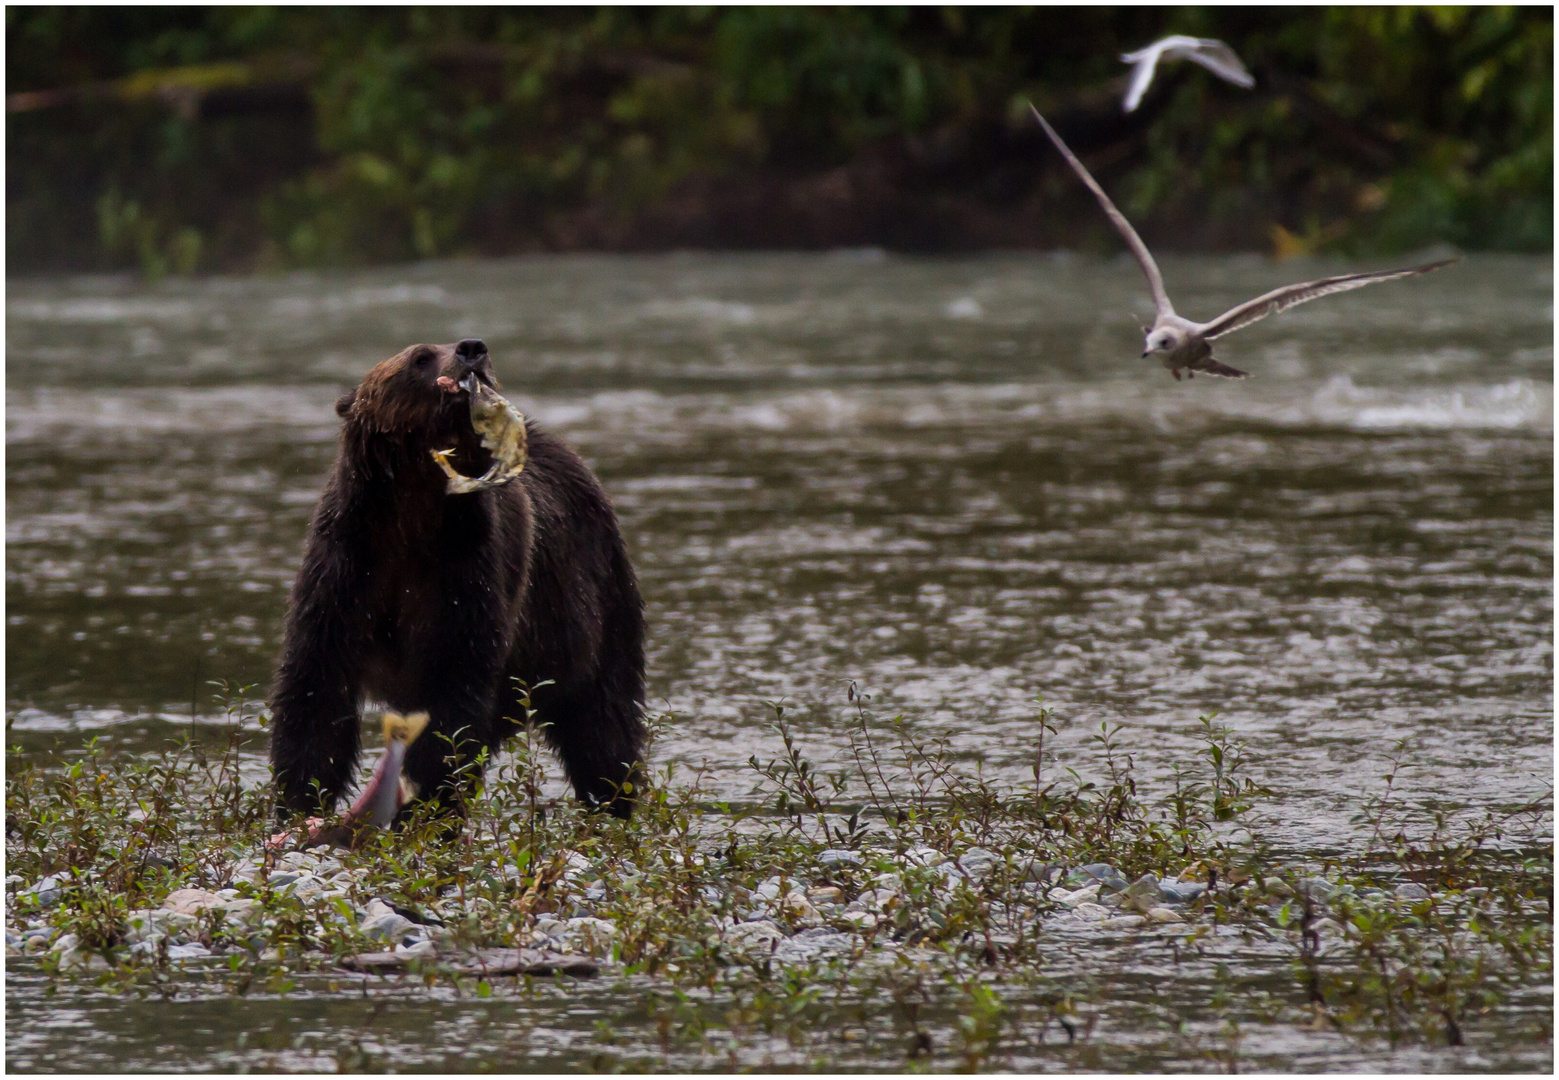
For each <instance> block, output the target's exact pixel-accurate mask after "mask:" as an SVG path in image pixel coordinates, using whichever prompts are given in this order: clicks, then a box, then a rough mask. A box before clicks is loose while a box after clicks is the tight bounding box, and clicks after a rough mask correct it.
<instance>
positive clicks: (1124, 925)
mask: <svg viewBox="0 0 1559 1080" xmlns="http://www.w3.org/2000/svg"><path fill="white" fill-rule="evenodd" d="M1147 921H1148V920H1147V919H1146V918H1145V917H1144V916H1141V915H1117V916H1116V917H1115V918H1113V919H1105V920H1104V921H1103V922H1102V923H1100V924H1099V925H1100V926H1101V927H1103V928H1104V929H1106V930H1130V929H1132V928H1133V927H1137V926H1144V925H1146V924H1147Z"/></svg>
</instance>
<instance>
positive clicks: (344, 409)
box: [336, 390, 357, 416]
mask: <svg viewBox="0 0 1559 1080" xmlns="http://www.w3.org/2000/svg"><path fill="white" fill-rule="evenodd" d="M355 400H357V391H356V390H348V391H347V392H346V393H344V394H342V395H341V396H340V397H338V398H336V415H337V416H345V415H346V414H347V413H349V412H351V411H352V402H353V401H355Z"/></svg>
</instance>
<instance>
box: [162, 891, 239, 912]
mask: <svg viewBox="0 0 1559 1080" xmlns="http://www.w3.org/2000/svg"><path fill="white" fill-rule="evenodd" d="M225 906H226V901H224V900H223V899H222V898H221V897H220V896H218V895H217V894H216V893H214V892H207V891H206V890H205V889H176V890H175V891H173V892H171V893H169V894H168V896H167V899H165V900H163V902H162V909H163V910H164V911H176V912H178V913H179V914H180V915H199V914H200V913H201V912H203V911H215V910H216V909H218V908H222V907H225Z"/></svg>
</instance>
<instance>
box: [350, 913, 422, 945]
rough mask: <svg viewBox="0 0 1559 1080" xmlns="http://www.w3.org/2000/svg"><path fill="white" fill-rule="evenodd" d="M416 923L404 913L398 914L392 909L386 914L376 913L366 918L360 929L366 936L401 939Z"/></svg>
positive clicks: (387, 939)
mask: <svg viewBox="0 0 1559 1080" xmlns="http://www.w3.org/2000/svg"><path fill="white" fill-rule="evenodd" d="M413 925H414V924H413V923H412V921H411V920H410V919H408V918H406V917H405V916H404V915H397V914H396V913H395V912H393V911H391V912H389V913H388V914H386V915H375V916H373V917H371V918H369V919H366V920H364V922H363V924H362V926H360V927H359V929H360V930H361V931H362V932H363V935H364V936H365V937H369V938H374V939H376V940H379V941H397V942H398V941H400V940H401V938H403V937H405V936H406V932H407V931H408V930H410V929H411V928H412V926H413Z"/></svg>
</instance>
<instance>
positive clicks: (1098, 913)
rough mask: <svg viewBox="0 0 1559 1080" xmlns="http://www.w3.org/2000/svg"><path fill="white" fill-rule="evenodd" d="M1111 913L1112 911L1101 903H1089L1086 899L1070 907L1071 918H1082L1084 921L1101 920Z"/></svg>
mask: <svg viewBox="0 0 1559 1080" xmlns="http://www.w3.org/2000/svg"><path fill="white" fill-rule="evenodd" d="M1113 914H1114V912H1112V911H1111V910H1110V909H1109V908H1107V907H1105V906H1104V905H1103V904H1091V903H1089V902H1088V901H1086V900H1085V901H1083V902H1082V903H1080V904H1078V905H1076V906H1075V907H1073V908H1072V916H1073V918H1077V919H1083V920H1084V921H1086V922H1103V921H1104V920H1105V919H1108V918H1109V917H1110V916H1111V915H1113Z"/></svg>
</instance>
